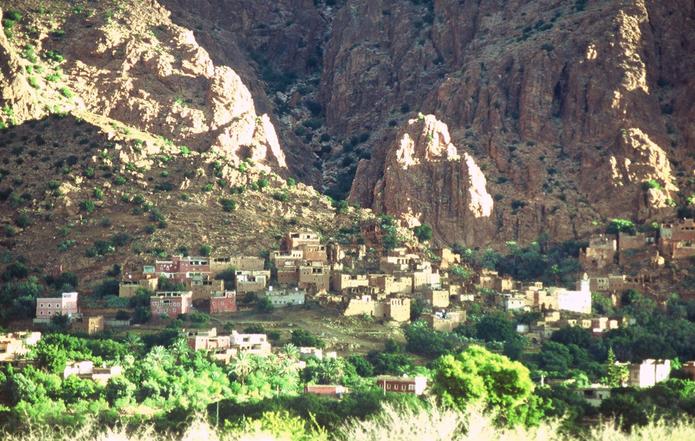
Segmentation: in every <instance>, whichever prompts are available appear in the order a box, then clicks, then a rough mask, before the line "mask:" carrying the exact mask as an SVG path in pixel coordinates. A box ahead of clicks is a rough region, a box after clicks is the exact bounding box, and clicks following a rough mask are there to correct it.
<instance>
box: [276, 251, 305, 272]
mask: <svg viewBox="0 0 695 441" xmlns="http://www.w3.org/2000/svg"><path fill="white" fill-rule="evenodd" d="M270 261H271V262H272V263H273V264H274V265H275V268H289V267H292V268H297V267H298V266H299V265H301V264H302V263H303V262H304V250H301V249H299V250H289V251H287V252H282V251H273V252H272V253H270Z"/></svg>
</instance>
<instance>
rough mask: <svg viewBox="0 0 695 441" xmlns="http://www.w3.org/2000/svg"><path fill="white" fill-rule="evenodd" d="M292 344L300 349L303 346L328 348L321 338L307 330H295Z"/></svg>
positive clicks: (292, 335)
mask: <svg viewBox="0 0 695 441" xmlns="http://www.w3.org/2000/svg"><path fill="white" fill-rule="evenodd" d="M290 340H291V341H292V344H293V345H295V346H298V347H301V346H313V347H317V348H324V347H326V342H324V341H323V340H322V339H321V338H320V337H317V336H315V335H314V334H312V333H311V332H309V331H307V330H306V329H295V330H294V331H292V334H291V338H290Z"/></svg>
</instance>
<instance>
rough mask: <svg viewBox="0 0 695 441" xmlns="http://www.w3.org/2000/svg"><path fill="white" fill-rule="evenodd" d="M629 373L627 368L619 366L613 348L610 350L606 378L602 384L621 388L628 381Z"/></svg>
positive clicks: (602, 380)
mask: <svg viewBox="0 0 695 441" xmlns="http://www.w3.org/2000/svg"><path fill="white" fill-rule="evenodd" d="M628 376H629V372H628V370H627V366H625V365H624V364H619V363H618V362H617V360H616V359H615V353H614V352H613V347H610V348H608V359H607V360H606V376H605V377H603V379H601V382H602V383H603V384H605V385H607V386H611V387H621V386H622V385H623V384H624V383H625V382H626V381H627V379H628Z"/></svg>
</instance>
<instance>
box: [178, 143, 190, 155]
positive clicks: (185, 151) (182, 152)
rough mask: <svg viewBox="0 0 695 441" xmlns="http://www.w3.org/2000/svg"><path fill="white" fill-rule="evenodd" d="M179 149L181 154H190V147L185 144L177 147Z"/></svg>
mask: <svg viewBox="0 0 695 441" xmlns="http://www.w3.org/2000/svg"><path fill="white" fill-rule="evenodd" d="M179 151H180V152H181V155H182V156H188V155H190V154H191V149H189V148H188V147H187V146H185V145H182V146H181V147H179Z"/></svg>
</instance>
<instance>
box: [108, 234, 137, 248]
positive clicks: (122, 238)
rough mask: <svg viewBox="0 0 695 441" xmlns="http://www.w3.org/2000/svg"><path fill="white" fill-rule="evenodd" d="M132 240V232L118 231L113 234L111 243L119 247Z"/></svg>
mask: <svg viewBox="0 0 695 441" xmlns="http://www.w3.org/2000/svg"><path fill="white" fill-rule="evenodd" d="M131 240H132V238H131V237H130V234H128V233H126V232H125V231H121V232H118V233H116V234H114V235H113V236H111V243H112V244H113V245H114V246H117V247H123V246H126V245H128V243H130V241H131Z"/></svg>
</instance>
